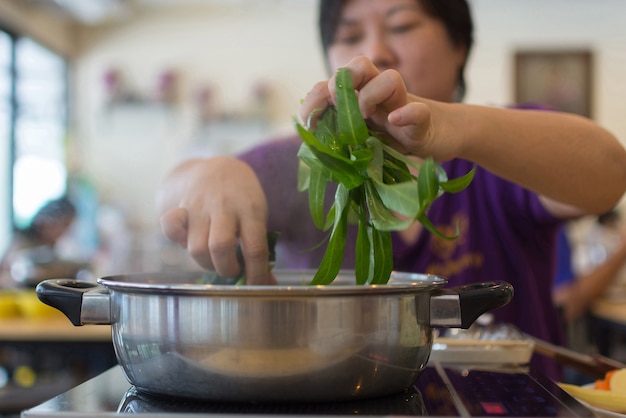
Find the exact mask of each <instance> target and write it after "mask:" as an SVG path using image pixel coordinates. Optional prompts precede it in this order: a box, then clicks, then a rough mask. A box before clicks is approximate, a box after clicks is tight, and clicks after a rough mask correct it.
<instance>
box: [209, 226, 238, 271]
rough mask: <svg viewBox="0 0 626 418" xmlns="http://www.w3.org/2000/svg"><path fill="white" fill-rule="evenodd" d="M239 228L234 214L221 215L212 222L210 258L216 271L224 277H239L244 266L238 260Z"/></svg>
mask: <svg viewBox="0 0 626 418" xmlns="http://www.w3.org/2000/svg"><path fill="white" fill-rule="evenodd" d="M238 233H239V231H238V228H237V222H236V221H235V218H234V217H232V216H219V217H218V218H216V219H213V220H212V222H211V232H210V236H209V237H208V243H209V252H210V259H211V261H212V263H213V266H214V267H215V271H216V272H217V273H218V274H219V275H220V276H223V277H237V276H239V275H240V274H241V270H242V266H241V265H240V263H239V260H237V243H238Z"/></svg>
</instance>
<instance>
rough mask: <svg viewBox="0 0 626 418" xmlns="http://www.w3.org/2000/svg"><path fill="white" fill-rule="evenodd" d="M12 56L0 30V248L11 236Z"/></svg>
mask: <svg viewBox="0 0 626 418" xmlns="http://www.w3.org/2000/svg"><path fill="white" fill-rule="evenodd" d="M12 56H13V45H12V39H11V37H10V36H9V35H8V34H7V33H6V32H2V31H0V250H2V252H4V249H5V248H6V246H7V244H8V242H9V239H10V237H11V223H12V222H11V213H12V210H11V178H12V175H11V170H12V168H11V167H12V164H11V155H12V151H11V150H12V144H11V142H12V141H11V137H12V132H11V130H12V125H13V124H12V119H13V112H12V107H13V106H12V97H13V94H12V92H11V90H12V86H13V83H12V81H11V79H12V61H13V59H12Z"/></svg>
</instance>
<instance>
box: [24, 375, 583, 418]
mask: <svg viewBox="0 0 626 418" xmlns="http://www.w3.org/2000/svg"><path fill="white" fill-rule="evenodd" d="M131 414H149V415H151V416H155V415H158V416H163V417H171V418H173V417H189V416H212V417H216V416H218V415H219V416H221V417H223V416H225V415H231V416H235V415H239V416H241V415H257V416H265V417H266V416H268V415H276V416H286V415H291V416H293V415H308V416H325V417H328V416H345V415H361V416H376V417H379V416H380V417H382V416H448V417H457V416H466V417H504V416H515V417H577V416H578V417H593V416H594V415H593V414H592V413H591V412H590V411H589V410H588V409H586V408H585V407H584V406H582V405H581V404H580V403H578V402H577V401H576V400H574V399H573V398H572V397H570V396H569V395H568V394H566V393H565V392H564V391H562V390H561V389H560V388H559V387H558V386H557V385H556V384H555V383H554V382H552V381H550V380H548V379H546V378H543V377H541V376H535V375H531V374H529V373H525V372H522V371H519V370H517V371H503V370H498V371H495V370H484V369H481V370H479V369H474V368H470V367H466V366H451V365H446V366H445V367H442V366H441V365H435V367H427V368H426V369H425V370H424V373H423V374H422V375H421V376H420V378H419V379H418V381H417V382H416V384H415V385H414V386H413V387H410V388H409V389H407V390H405V391H404V392H402V393H398V394H396V395H392V396H386V397H381V398H372V399H366V400H355V401H347V402H324V403H269V404H268V403H266V404H264V403H241V402H237V403H229V402H209V401H198V400H188V399H180V398H169V397H163V396H153V395H150V394H147V393H141V392H139V391H137V390H136V388H135V387H134V386H132V385H130V384H129V383H128V381H127V380H126V378H125V377H124V374H123V371H122V369H121V368H120V367H119V366H116V367H114V368H112V369H110V370H108V371H107V372H105V373H103V374H101V375H99V376H97V377H95V378H94V379H91V380H89V381H87V382H85V383H83V384H82V385H79V386H77V387H76V388H74V389H72V390H70V391H68V392H66V393H64V394H62V395H59V396H57V397H55V398H53V399H51V400H49V401H47V402H45V403H43V404H41V405H39V406H37V407H35V408H32V409H29V410H26V411H24V412H23V413H22V417H57V418H59V417H70V416H71V417H76V416H83V417H105V416H119V415H131Z"/></svg>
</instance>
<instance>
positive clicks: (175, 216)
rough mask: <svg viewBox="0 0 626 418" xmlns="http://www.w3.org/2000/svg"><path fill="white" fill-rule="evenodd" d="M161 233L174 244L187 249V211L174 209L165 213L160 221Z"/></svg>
mask: <svg viewBox="0 0 626 418" xmlns="http://www.w3.org/2000/svg"><path fill="white" fill-rule="evenodd" d="M160 223H161V231H163V234H164V235H165V236H166V237H167V238H168V239H169V240H170V241H172V242H175V243H176V244H178V245H180V246H181V247H183V248H187V210H186V209H184V208H174V209H170V210H168V211H167V212H165V213H164V214H163V215H162V216H161V219H160Z"/></svg>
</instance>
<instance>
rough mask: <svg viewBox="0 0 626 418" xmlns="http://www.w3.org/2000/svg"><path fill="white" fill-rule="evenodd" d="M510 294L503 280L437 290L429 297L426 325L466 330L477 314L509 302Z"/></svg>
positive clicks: (509, 288) (510, 287) (510, 290)
mask: <svg viewBox="0 0 626 418" xmlns="http://www.w3.org/2000/svg"><path fill="white" fill-rule="evenodd" d="M513 293H514V292H513V286H512V285H511V284H509V283H507V282H504V281H492V282H480V283H472V284H467V285H463V286H456V287H452V288H449V289H441V290H440V291H438V292H436V293H435V294H434V295H433V296H431V298H430V325H431V326H433V327H450V328H452V327H455V328H457V327H460V328H463V329H467V328H469V327H470V326H471V325H472V324H473V323H474V321H476V319H477V318H478V317H479V316H480V315H482V314H484V313H485V312H488V311H491V310H493V309H496V308H499V307H501V306H504V305H506V304H507V303H509V302H510V301H511V299H512V298H513Z"/></svg>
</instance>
